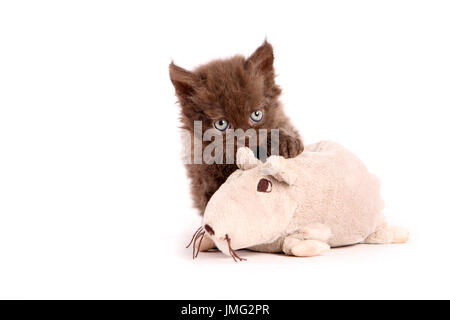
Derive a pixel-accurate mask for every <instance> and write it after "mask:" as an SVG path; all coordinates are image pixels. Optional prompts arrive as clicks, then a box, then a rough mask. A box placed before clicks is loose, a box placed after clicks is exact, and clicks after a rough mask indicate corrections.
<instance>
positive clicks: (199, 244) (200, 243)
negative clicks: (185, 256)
mask: <svg viewBox="0 0 450 320" xmlns="http://www.w3.org/2000/svg"><path fill="white" fill-rule="evenodd" d="M204 237H205V231H203V232H202V237H201V238H200V241H199V242H198V249H197V253H196V254H195V257H196V258H197V256H198V253H199V252H200V248H201V246H202V241H203V238H204ZM194 247H195V246H194Z"/></svg>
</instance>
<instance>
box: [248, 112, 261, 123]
mask: <svg viewBox="0 0 450 320" xmlns="http://www.w3.org/2000/svg"><path fill="white" fill-rule="evenodd" d="M262 118H263V112H262V110H256V111H253V112H252V114H251V115H250V119H252V121H253V122H260V121H261V120H262Z"/></svg>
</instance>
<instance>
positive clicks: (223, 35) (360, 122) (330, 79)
mask: <svg viewBox="0 0 450 320" xmlns="http://www.w3.org/2000/svg"><path fill="white" fill-rule="evenodd" d="M449 16H450V5H449V3H448V2H445V1H392V0H390V1H370V2H367V1H339V2H338V1H308V2H299V1H295V2H294V1H292V2H281V1H276V2H275V1H274V2H265V1H254V2H253V1H227V2H222V1H221V2H218V1H217V2H215V1H195V2H194V1H189V2H188V1H179V2H174V1H164V2H162V1H161V2H159V3H158V4H156V2H154V1H142V2H141V1H122V2H120V1H39V2H35V1H29V2H25V1H2V2H1V4H0V298H44V299H45V298H62V299H64V298H88V299H89V298H138V299H141V298H186V299H190V298H253V299H258V298H273V299H278V298H280V299H281V298H288V299H300V298H450V293H449V289H448V288H449V286H450V276H449V270H450V254H449V249H448V234H449V228H450V210H449V209H450V206H449V202H448V198H449V181H450V180H449V179H450V174H449V171H450V170H449V163H450V154H449V151H448V146H449V143H448V138H449V133H450V130H449V128H448V123H449V112H448V110H449V108H450V90H449V89H450V58H449V57H450V41H449V39H450V19H449ZM266 36H267V38H268V40H269V41H270V42H271V43H272V44H273V46H274V48H275V56H276V58H275V59H276V60H275V66H276V70H277V74H278V75H279V76H278V78H277V79H278V80H277V81H278V83H279V84H280V85H281V86H282V87H283V89H284V94H283V96H282V100H283V102H284V104H285V108H286V112H287V114H288V115H289V116H290V117H291V118H292V121H293V122H294V124H295V125H296V126H297V127H298V128H299V130H300V131H301V133H302V135H303V137H304V139H305V142H306V143H312V142H315V141H317V140H319V139H331V140H335V141H339V142H340V143H342V144H343V145H345V146H347V147H348V148H349V149H351V150H352V151H353V152H355V153H356V154H357V155H358V156H359V157H360V158H361V159H363V160H364V161H365V163H366V164H367V166H368V167H369V169H370V170H371V171H372V172H374V173H376V174H377V175H378V176H379V177H380V179H381V180H382V183H383V196H384V199H385V201H386V205H387V208H386V215H387V216H388V218H389V219H390V221H391V222H393V223H395V224H397V225H401V226H404V227H407V228H408V229H409V230H410V231H411V241H410V243H408V244H406V245H386V246H367V245H360V246H353V247H348V248H343V249H335V250H332V251H331V252H330V253H328V254H326V255H325V256H322V257H316V258H309V259H299V258H293V257H286V256H283V255H268V254H261V253H250V252H241V255H242V256H244V257H246V258H248V261H247V262H245V263H240V264H235V263H234V262H233V261H232V259H231V258H229V257H225V256H224V255H222V254H220V253H205V254H200V256H199V258H198V259H197V260H195V261H192V260H191V258H190V255H191V251H190V250H187V249H184V246H185V244H186V243H187V241H188V240H189V239H190V236H191V234H192V233H193V231H194V230H195V229H196V228H197V227H198V226H199V224H200V218H199V217H198V216H197V214H196V212H195V211H194V210H193V209H192V208H191V201H190V196H189V189H188V181H187V179H186V177H185V171H184V168H183V166H182V165H181V160H180V150H181V147H180V145H181V143H180V132H179V130H178V129H177V126H178V125H179V122H178V116H179V110H178V106H177V105H175V101H176V100H175V97H174V90H173V87H172V85H171V83H170V80H169V77H168V65H169V63H170V61H171V59H174V61H175V62H176V63H177V64H179V65H181V66H183V67H185V68H193V67H195V66H196V65H198V64H201V63H204V62H207V61H209V60H210V59H213V58H220V57H228V56H231V55H234V54H237V53H241V54H244V55H249V54H251V53H252V52H253V50H255V49H256V48H257V47H258V46H259V45H260V44H261V43H262V42H263V40H264V37H266Z"/></svg>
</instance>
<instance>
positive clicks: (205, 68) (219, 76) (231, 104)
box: [169, 41, 303, 215]
mask: <svg viewBox="0 0 450 320" xmlns="http://www.w3.org/2000/svg"><path fill="white" fill-rule="evenodd" d="M273 60H274V55H273V49H272V46H271V45H270V43H268V42H267V41H265V42H264V43H263V44H262V45H261V46H260V47H259V48H258V49H257V50H256V51H255V52H254V53H253V54H252V55H251V56H250V57H249V58H247V59H246V58H245V57H243V56H240V55H238V56H234V57H232V58H230V59H225V60H215V61H212V62H210V63H208V64H205V65H202V66H200V67H198V68H196V69H195V70H193V71H187V70H185V69H183V68H180V67H179V66H177V65H175V64H174V63H173V62H172V63H171V64H170V66H169V72H170V79H171V81H172V83H173V85H174V87H175V91H176V95H177V97H178V101H179V104H180V106H181V122H182V127H183V128H184V129H187V130H189V131H190V132H191V136H192V137H193V132H194V121H196V120H198V121H202V129H203V132H204V131H205V130H207V129H209V128H212V127H213V126H214V122H215V121H216V120H220V119H226V120H228V121H229V122H230V125H231V127H232V128H233V129H238V128H241V129H243V130H244V131H245V130H247V129H248V128H254V129H255V130H256V131H258V129H260V128H264V129H268V131H269V134H268V135H269V138H270V129H279V130H280V134H279V141H280V144H279V146H280V150H279V152H280V155H282V156H284V157H287V158H291V157H295V156H297V155H298V154H300V153H301V152H302V151H303V142H302V140H301V138H300V136H299V134H298V132H297V130H296V129H295V128H294V127H293V126H292V124H291V123H290V121H289V119H288V117H287V116H286V115H285V113H284V111H283V108H282V105H281V103H280V102H279V101H278V97H279V96H280V94H281V89H280V87H279V86H278V85H277V84H276V83H275V73H274V68H273ZM256 110H263V112H264V113H263V115H264V116H263V119H262V120H261V121H260V122H257V123H253V122H252V121H250V118H249V117H250V114H251V113H252V112H253V111H256ZM224 140H225V139H224ZM269 143H270V141H269ZM207 144H208V142H204V143H203V148H205V146H206V145H207ZM269 150H270V145H269ZM235 151H236V150H235ZM186 167H187V172H188V176H189V178H190V179H191V192H192V197H193V201H194V206H195V207H196V208H197V209H198V210H199V212H200V214H202V215H203V212H204V210H205V207H206V204H207V203H208V200H209V199H210V197H211V196H212V195H213V194H214V192H215V191H216V190H217V189H218V188H219V187H220V185H221V184H222V183H224V182H225V180H226V179H227V178H228V176H229V175H230V174H231V173H232V172H233V171H235V170H236V169H237V167H236V165H235V164H188V165H186Z"/></svg>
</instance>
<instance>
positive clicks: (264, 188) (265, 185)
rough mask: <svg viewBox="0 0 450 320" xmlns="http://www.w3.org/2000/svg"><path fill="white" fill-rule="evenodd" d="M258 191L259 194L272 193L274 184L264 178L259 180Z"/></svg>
mask: <svg viewBox="0 0 450 320" xmlns="http://www.w3.org/2000/svg"><path fill="white" fill-rule="evenodd" d="M256 190H257V191H258V192H270V191H272V182H270V180H267V179H264V178H262V179H261V180H259V182H258V187H257V188H256Z"/></svg>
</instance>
